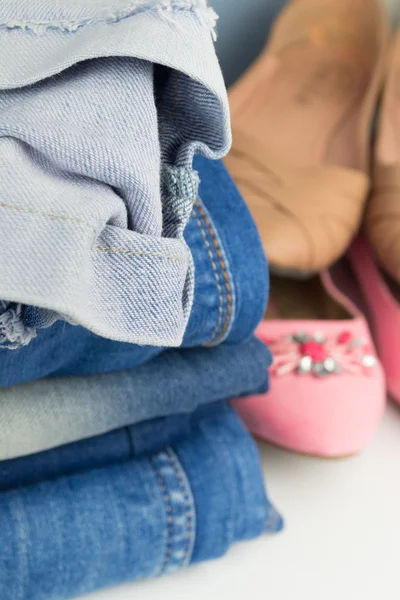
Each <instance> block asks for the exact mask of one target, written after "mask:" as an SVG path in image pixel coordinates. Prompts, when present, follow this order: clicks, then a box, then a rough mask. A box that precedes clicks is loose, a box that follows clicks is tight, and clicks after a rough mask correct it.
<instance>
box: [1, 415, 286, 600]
mask: <svg viewBox="0 0 400 600" xmlns="http://www.w3.org/2000/svg"><path fill="white" fill-rule="evenodd" d="M149 433H150V436H151V438H152V439H154V437H155V434H156V433H157V431H156V430H155V431H153V432H152V433H151V432H149ZM103 439H104V441H107V442H108V443H107V444H106V443H101V444H100V445H99V447H98V448H97V450H95V448H94V447H93V448H92V455H90V456H86V457H85V456H83V457H82V456H81V458H82V459H83V461H84V465H79V461H76V469H77V470H81V469H82V466H86V470H85V471H84V472H80V473H76V472H75V474H72V473H70V474H69V475H66V476H62V477H57V478H54V479H47V480H46V476H45V475H44V474H43V475H44V480H42V481H41V482H40V483H39V482H38V483H34V482H35V481H36V480H37V479H38V477H37V474H36V476H32V474H31V472H30V470H29V466H28V463H27V464H26V469H25V481H26V483H30V484H31V485H28V486H26V487H16V488H14V489H9V491H3V492H0V531H1V539H2V550H1V551H0V598H1V600H28V599H29V600H64V599H67V598H73V597H76V596H80V595H82V594H85V593H88V592H91V591H93V590H96V589H99V588H103V587H106V586H110V585H116V584H119V583H123V582H126V581H133V580H136V579H140V578H143V577H157V576H160V575H165V574H168V573H171V572H173V571H175V570H177V569H179V568H182V567H185V566H187V565H189V564H192V563H196V562H199V561H204V560H208V559H211V558H217V557H219V556H221V555H222V554H224V553H225V552H226V551H227V549H228V548H229V546H230V545H231V544H233V543H235V542H238V541H241V540H246V539H250V538H254V537H256V536H258V535H260V534H262V533H263V532H270V533H273V532H276V531H279V530H280V529H281V528H282V519H281V517H280V516H279V515H278V514H277V512H276V511H275V509H274V508H273V507H272V505H271V504H270V502H269V501H268V499H267V497H266V494H265V488H264V482H263V476H262V472H261V469H260V464H259V457H258V453H257V448H256V447H255V444H254V442H253V441H252V439H251V437H250V435H249V434H248V433H247V432H246V431H245V429H244V427H243V425H242V423H241V421H240V420H239V418H238V417H237V416H236V414H235V413H234V412H233V410H232V409H231V408H229V407H228V405H227V404H225V403H219V404H217V405H215V406H214V407H212V409H211V408H209V409H208V410H205V413H203V414H198V419H197V422H196V423H195V424H193V427H192V428H191V435H190V437H189V438H188V439H186V440H182V441H180V442H178V443H174V444H172V445H170V446H167V447H166V448H165V449H164V450H162V451H160V452H157V453H152V454H150V455H149V456H146V457H143V458H135V459H133V458H132V457H133V456H134V455H135V453H136V450H137V449H136V448H135V443H136V442H135V441H133V443H131V440H130V437H129V435H128V434H127V432H126V431H121V432H116V433H115V434H113V438H112V439H111V438H109V437H108V436H106V437H104V438H103ZM133 439H134V440H135V436H134V435H133ZM138 439H139V438H137V439H136V441H137V440H138ZM171 439H173V436H172V438H171ZM164 441H166V439H165V440H164ZM140 444H141V442H140V441H139V446H140ZM77 447H78V446H76V445H75V448H77ZM72 454H73V453H72ZM95 456H96V457H97V458H94V457H95ZM111 462H112V463H113V464H110V463H111ZM93 467H96V468H93ZM69 470H70V471H74V469H73V467H72V464H71V463H70V469H69ZM48 475H49V473H48ZM53 475H54V473H53ZM2 480H3V489H4V488H6V487H8V488H9V487H10V486H12V483H11V481H10V480H8V484H6V483H5V482H6V479H5V477H4V473H3V476H2ZM20 483H21V482H20ZM20 483H18V482H14V484H16V485H20Z"/></svg>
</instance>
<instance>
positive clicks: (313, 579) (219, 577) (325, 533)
mask: <svg viewBox="0 0 400 600" xmlns="http://www.w3.org/2000/svg"><path fill="white" fill-rule="evenodd" d="M243 1H245V0H243ZM260 1H263V2H264V1H267V0H260ZM350 1H351V0H349V2H350ZM221 2H222V0H219V3H220V4H221ZM229 2H230V0H227V3H229ZM386 4H387V5H388V6H389V8H390V9H391V11H392V14H393V15H394V16H395V17H397V19H398V18H399V16H400V0H386ZM260 449H261V453H262V460H263V466H264V473H265V479H266V481H267V483H268V489H269V493H270V496H271V498H272V499H273V500H274V502H275V503H276V506H277V507H278V508H279V510H281V512H282V514H283V515H284V517H285V519H286V528H285V531H284V532H283V533H281V534H279V535H277V536H273V537H264V538H261V539H259V540H256V541H253V542H248V543H245V544H239V545H237V546H236V547H234V548H233V549H232V550H231V551H230V552H229V554H228V555H227V556H226V557H224V558H222V559H220V560H218V561H214V562H209V563H204V564H202V565H198V566H196V567H191V568H189V569H186V570H185V571H182V572H180V573H178V574H176V575H173V576H170V577H168V578H164V579H159V580H152V581H146V582H140V583H137V584H132V585H128V586H122V587H119V588H115V589H112V590H107V591H103V592H100V593H96V594H91V595H90V596H87V597H86V598H87V600H133V599H134V600H181V599H182V600H217V599H218V600H245V599H246V598H248V599H249V600H259V599H260V600H261V599H262V600H266V599H271V600H399V599H400V580H399V562H400V411H399V410H398V409H397V408H395V407H393V406H389V407H388V410H387V413H386V416H385V418H384V420H383V422H382V424H381V426H380V428H379V429H378V432H377V434H376V437H375V439H374V441H373V442H372V444H371V445H370V447H369V448H368V449H367V450H366V451H365V452H363V453H362V454H361V455H359V456H356V457H354V458H350V459H346V460H333V461H327V460H318V459H311V458H307V457H303V456H299V455H296V454H290V453H289V452H285V451H282V450H278V449H276V448H273V447H270V446H267V445H261V446H260Z"/></svg>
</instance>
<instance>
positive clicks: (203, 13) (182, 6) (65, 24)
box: [0, 0, 218, 37]
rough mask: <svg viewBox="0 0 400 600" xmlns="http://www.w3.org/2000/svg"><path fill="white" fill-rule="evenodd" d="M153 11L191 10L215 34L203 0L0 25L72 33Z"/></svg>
mask: <svg viewBox="0 0 400 600" xmlns="http://www.w3.org/2000/svg"><path fill="white" fill-rule="evenodd" d="M147 11H153V12H157V13H159V14H160V15H162V16H163V17H168V13H173V12H174V13H177V12H191V13H193V14H194V15H195V16H196V17H197V18H198V19H199V21H200V22H201V23H202V24H204V25H206V26H207V27H209V28H210V30H211V31H212V33H213V36H214V37H215V27H216V22H217V19H218V16H217V14H216V12H215V11H214V10H213V9H212V8H210V7H209V6H208V5H207V0H133V1H132V2H130V3H129V5H128V6H126V7H125V8H121V9H119V10H115V11H112V10H109V9H108V10H104V11H100V12H99V14H98V15H97V16H96V17H87V18H86V19H80V20H78V21H70V20H61V21H45V20H44V21H34V20H22V19H15V20H10V21H7V22H5V23H2V22H0V29H22V30H25V31H30V32H32V33H35V34H38V35H41V34H43V33H45V32H46V31H48V30H58V31H62V32H64V33H73V32H74V31H77V30H78V29H81V28H82V27H86V26H88V25H96V24H101V23H103V24H108V23H110V24H111V23H118V22H119V21H122V20H124V19H128V18H129V17H133V16H135V15H137V14H139V13H142V12H147Z"/></svg>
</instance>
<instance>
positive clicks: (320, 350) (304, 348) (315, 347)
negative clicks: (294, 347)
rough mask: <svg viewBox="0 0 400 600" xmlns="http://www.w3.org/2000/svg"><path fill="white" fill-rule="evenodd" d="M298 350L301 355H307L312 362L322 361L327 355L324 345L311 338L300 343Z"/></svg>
mask: <svg viewBox="0 0 400 600" xmlns="http://www.w3.org/2000/svg"><path fill="white" fill-rule="evenodd" d="M300 351H301V353H302V355H303V356H309V357H310V358H311V359H312V360H313V361H314V362H323V361H324V360H325V359H326V358H327V357H328V356H327V353H326V350H325V348H324V346H323V345H322V344H319V343H318V342H315V341H313V340H312V341H310V342H306V343H305V344H302V345H301V348H300Z"/></svg>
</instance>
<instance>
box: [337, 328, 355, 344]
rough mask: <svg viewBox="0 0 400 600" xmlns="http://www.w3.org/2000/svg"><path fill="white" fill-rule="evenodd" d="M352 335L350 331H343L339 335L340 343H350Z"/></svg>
mask: <svg viewBox="0 0 400 600" xmlns="http://www.w3.org/2000/svg"><path fill="white" fill-rule="evenodd" d="M352 337H353V336H352V335H351V333H350V331H343V332H342V333H341V334H340V335H339V336H338V340H337V341H338V343H339V344H348V343H349V342H350V341H351V339H352Z"/></svg>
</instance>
